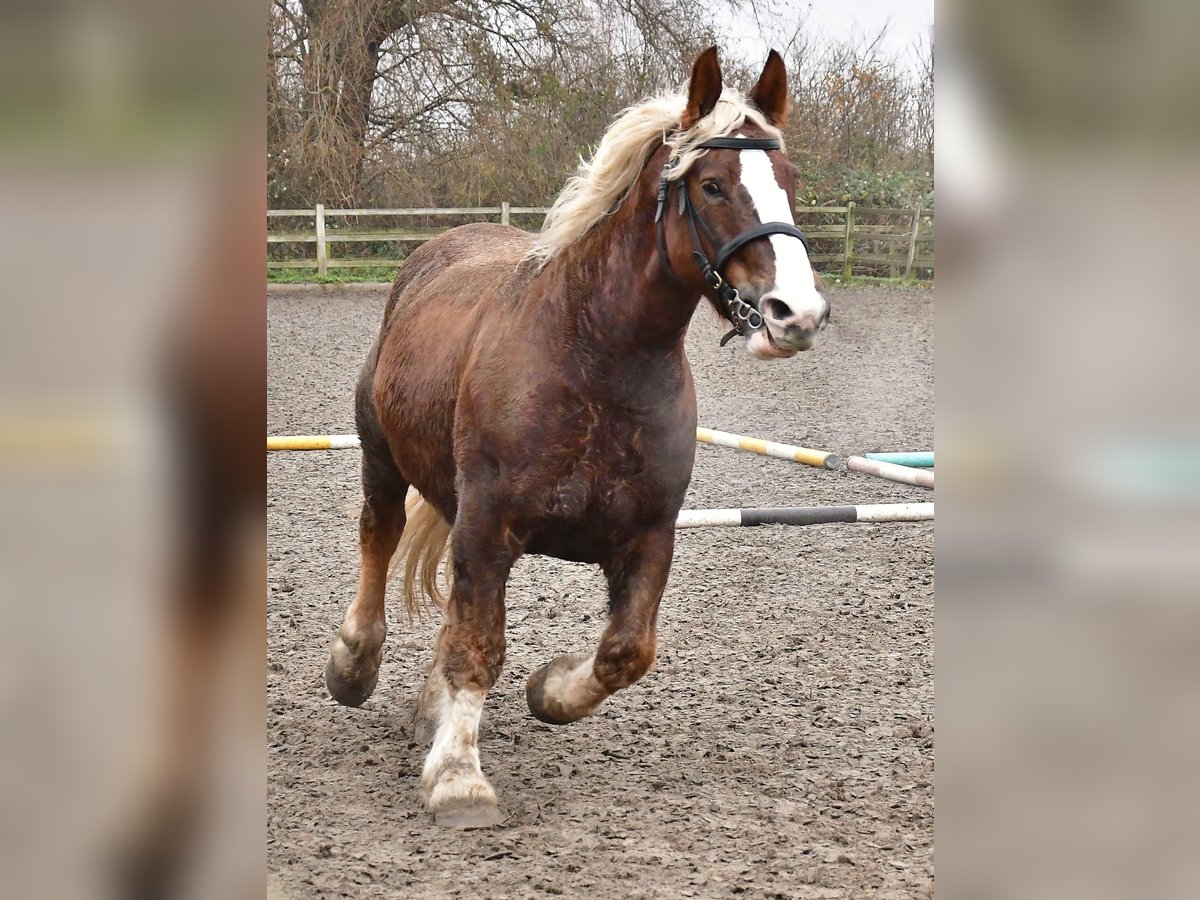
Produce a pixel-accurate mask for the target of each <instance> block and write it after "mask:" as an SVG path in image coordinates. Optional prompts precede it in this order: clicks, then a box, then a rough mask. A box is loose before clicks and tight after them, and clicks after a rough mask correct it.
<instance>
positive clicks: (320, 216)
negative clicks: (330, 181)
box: [317, 203, 328, 278]
mask: <svg viewBox="0 0 1200 900" xmlns="http://www.w3.org/2000/svg"><path fill="white" fill-rule="evenodd" d="M327 253H328V250H327V249H326V247H325V206H324V204H321V203H318V204H317V276H318V277H319V278H324V277H325V256H326V254H327Z"/></svg>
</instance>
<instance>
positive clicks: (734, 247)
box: [654, 137, 808, 347]
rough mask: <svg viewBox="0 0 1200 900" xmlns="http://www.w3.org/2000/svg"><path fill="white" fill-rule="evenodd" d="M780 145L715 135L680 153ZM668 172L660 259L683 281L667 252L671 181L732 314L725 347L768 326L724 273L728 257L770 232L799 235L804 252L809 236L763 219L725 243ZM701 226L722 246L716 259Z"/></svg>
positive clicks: (662, 195)
mask: <svg viewBox="0 0 1200 900" xmlns="http://www.w3.org/2000/svg"><path fill="white" fill-rule="evenodd" d="M779 147H780V143H779V140H778V139H777V138H732V137H716V138H709V139H708V140H707V141H702V142H701V143H699V144H693V145H692V146H690V147H688V148H686V149H685V150H681V151H680V154H682V153H684V152H686V150H778V149H779ZM669 172H670V163H668V164H667V165H666V166H664V167H663V173H662V178H661V179H660V180H659V182H658V209H657V210H656V211H655V213H654V221H655V223H656V224H657V226H658V258H659V262H660V263H661V264H662V266H663V268H664V269H666V272H667V274H668V275H670V276H671V278H673V279H674V280H675V281H677V282H679V283H680V284H682V283H683V282H682V280H681V279H680V278H679V276H678V275H676V274H675V271H674V270H673V269H672V268H671V260H670V258H669V257H668V256H667V236H666V222H667V216H666V210H667V199H668V198H669V196H670V193H671V185H672V184H678V185H679V215H680V217H681V218H684V219H685V220H686V221H687V226H688V231H689V232H690V233H691V235H692V246H693V247H694V248H695V250H694V252H693V255H694V256H695V257H696V260H697V262H699V264H700V272H701V275H702V276H703V277H704V281H705V283H706V284H707V285H708V286H709V287H710V288H712V290H713V293H715V294H716V295H717V300H719V301H720V303H721V305H722V306H724V307H725V311H726V312H727V313H728V315H729V320H730V321H731V322H732V323H733V330H732V331H731V332H729V333H728V334H727V335H725V336H724V337H723V338H721V346H722V347H724V346H725V345H726V344H727V343H729V340H730V339H731V338H732V337H733V336H734V335H735V334H740V335H742V336H743V337H744V336H747V335H749V334H751V333H752V332H755V331H758V330H759V329H761V328H764V327H765V326H766V322H765V321H764V320H763V317H762V313H761V312H760V311H759V310H758V309H756V308H755V307H754V306H753V305H752V304H750V303H747V302H746V301H745V300H743V299H742V298H741V297H740V296H739V295H738V292H737V288H735V287H734V286H733V285H731V284H730V283H729V282H728V281H726V280H725V278H724V277H723V276H722V270H723V269H724V267H725V263H726V262H728V260H729V257H731V256H733V254H734V253H736V252H737V251H738V250H740V249H741V248H742V247H744V246H745V245H746V244H748V243H750V242H751V241H754V240H758V239H759V238H761V237H766V236H767V235H771V234H787V235H791V236H792V237H794V238H799V239H800V242H801V243H802V244H804V250H805V252H808V240H807V239H806V238H805V237H804V233H803V232H802V231H800V229H799V228H797V227H796V226H795V225H789V224H787V223H786V222H762V223H760V224H758V225H755V226H754V227H753V228H747V229H746V230H745V231H743V232H741V233H740V234H737V235H735V236H734V237H732V238H730V239H729V240H727V241H726V242H725V243H724V244H722V243H720V242H719V241H718V240H717V238H716V236H715V235H714V234H713V233H712V229H711V228H709V227H708V223H706V222H705V221H704V219H702V218H701V217H700V213H698V212H697V211H696V207H695V206H694V205H693V204H692V197H691V194H690V192H689V191H688V188H687V183H686V182H685V181H684V180H683V179H682V178H679V179H676V180H675V181H669V180H668V179H667V175H668V173H669ZM701 230H703V231H704V234H705V235H706V236H707V237H708V240H709V243H710V244H712V245H713V246H714V247H718V248H719V249H718V250H717V259H716V261H715V262H710V261H709V258H708V256H707V254H705V252H704V245H703V244H701V243H700V231H701Z"/></svg>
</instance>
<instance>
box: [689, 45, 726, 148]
mask: <svg viewBox="0 0 1200 900" xmlns="http://www.w3.org/2000/svg"><path fill="white" fill-rule="evenodd" d="M720 98H721V64H720V63H718V62H717V48H716V47H709V48H708V49H707V50H705V51H704V52H703V53H701V54H700V55H699V56H697V57H696V61H695V62H694V63H693V64H692V77H691V79H690V80H689V81H688V101H687V107H685V108H684V110H683V118H681V119H680V121H679V127H680V128H681V129H683V130H684V131H687V130H688V129H689V128H691V127H692V126H693V125H695V124H696V123H697V122H699V121H700V120H701V119H703V118H704V117H705V116H707V115H708V114H709V113H710V112H712V111H713V107H714V106H716V105H717V100H719V99H720Z"/></svg>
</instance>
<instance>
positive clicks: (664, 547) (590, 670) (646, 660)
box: [525, 522, 675, 725]
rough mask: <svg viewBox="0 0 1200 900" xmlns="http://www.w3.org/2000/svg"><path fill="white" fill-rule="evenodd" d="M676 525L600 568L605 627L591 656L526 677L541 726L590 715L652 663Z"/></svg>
mask: <svg viewBox="0 0 1200 900" xmlns="http://www.w3.org/2000/svg"><path fill="white" fill-rule="evenodd" d="M674 547H675V524H674V522H672V523H671V524H670V525H669V526H666V527H663V528H661V529H658V530H656V531H653V532H649V533H648V534H646V535H644V536H643V537H642V538H640V539H639V540H638V541H636V542H635V543H634V544H633V545H632V546H631V547H630V548H629V549H628V550H627V551H626V552H624V553H622V554H620V555H618V556H617V557H616V558H615V559H613V560H610V561H609V563H608V564H606V565H605V567H604V574H605V576H606V577H607V578H608V597H609V619H608V627H607V628H605V630H604V635H603V637H601V639H600V646H599V647H597V648H596V652H595V653H593V654H592V655H590V656H583V655H580V654H567V655H565V656H560V657H558V658H557V659H555V660H553V661H552V662H550V663H548V664H547V665H544V666H542V667H541V668H540V669H538V670H537V671H536V672H534V673H533V674H532V675H530V676H529V681H528V682H526V685H525V698H526V700H527V701H528V703H529V711H530V712H532V713H533V714H534V715H535V716H536V717H537V718H539V719H541V720H542V721H543V722H549V723H550V724H551V725H565V724H567V723H568V722H574V721H575V720H576V719H581V718H583V717H584V716H590V715H591V714H592V713H594V712H595V711H596V710H597V708H599V706H600V704H601V703H602V702H603V700H604V698H605V697H607V696H609V695H610V694H613V693H615V692H617V691H619V690H620V689H621V688H623V687H628V686H629V685H631V684H633V683H634V682H635V681H637V680H638V679H639V678H641V677H642V676H643V675H645V674H646V673H647V672H648V671H650V667H651V666H652V665H653V664H654V654H655V641H656V634H655V629H656V626H657V624H658V602H659V600H660V599H661V598H662V594H663V589H664V588H665V587H666V586H667V575H668V573H669V572H670V570H671V553H672V551H673V550H674Z"/></svg>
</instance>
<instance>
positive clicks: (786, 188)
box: [326, 47, 829, 827]
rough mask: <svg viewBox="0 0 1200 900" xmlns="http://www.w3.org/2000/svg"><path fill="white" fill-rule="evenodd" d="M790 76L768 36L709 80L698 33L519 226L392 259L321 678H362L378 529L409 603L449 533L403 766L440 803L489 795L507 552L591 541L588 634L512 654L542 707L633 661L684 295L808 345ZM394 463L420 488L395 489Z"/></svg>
mask: <svg viewBox="0 0 1200 900" xmlns="http://www.w3.org/2000/svg"><path fill="white" fill-rule="evenodd" d="M787 98H788V91H787V73H786V71H785V68H784V65H783V61H782V59H781V58H780V57H779V54H777V53H776V52H775V51H771V54H770V56H769V58H768V60H767V64H766V66H765V68H764V69H763V72H762V75H761V77H760V78H759V80H758V82H757V83H756V84H755V86H754V88H753V89H752V90H751V92H750V93H749V95H748V96H747V97H745V98H743V97H742V96H741V95H740V94H738V93H736V92H734V91H732V90H730V89H727V88H724V87H723V86H722V83H721V70H720V67H719V65H718V63H717V54H716V48H715V47H713V48H710V49H709V50H707V51H705V52H704V53H703V54H702V55H701V56H700V57H699V58H698V59H697V60H696V62H695V64H694V66H693V68H692V73H691V78H690V81H689V84H688V90H687V94H686V95H684V94H682V93H681V94H670V95H667V96H663V97H659V98H655V99H652V100H649V101H646V102H644V103H641V104H639V105H637V106H634V107H631V108H630V109H628V110H626V111H625V112H624V113H623V114H622V115H621V116H620V117H618V118H617V119H616V120H615V121H614V123H613V125H612V126H611V128H610V129H609V131H608V132H607V133H606V135H605V136H604V138H603V140H602V141H601V143H600V146H599V147H598V149H597V151H596V154H595V156H594V157H593V158H592V159H591V160H590V161H589V162H586V163H584V164H583V165H582V166H581V168H580V171H579V173H578V174H577V175H576V176H575V177H574V178H572V179H571V180H570V182H569V183H568V185H567V187H566V189H565V190H564V191H563V193H562V195H561V196H560V197H559V198H558V200H557V201H556V203H555V204H554V207H553V208H552V209H551V211H550V213H549V214H548V216H547V219H546V224H545V226H544V228H543V231H542V233H541V235H539V236H537V237H535V236H533V235H530V234H527V233H526V232H524V231H520V230H518V229H516V228H510V227H507V226H502V225H491V224H477V225H466V226H463V227H461V228H455V229H452V230H450V231H448V232H446V233H445V234H443V235H441V236H439V237H437V238H435V239H433V240H431V241H429V242H428V243H426V244H424V245H423V246H422V247H421V248H420V249H418V250H416V251H415V252H414V253H413V254H412V255H411V256H410V257H409V259H408V261H407V262H406V263H405V264H404V266H403V268H402V269H401V270H400V274H399V275H398V276H397V278H396V282H395V284H394V285H393V287H392V290H391V293H390V294H389V296H388V301H387V307H386V311H385V313H384V320H383V326H382V328H381V330H380V333H379V338H378V340H377V341H376V343H375V345H374V347H373V348H372V349H371V351H370V354H369V356H368V357H367V362H366V365H365V367H364V369H363V372H362V376H361V380H360V381H359V384H358V391H357V400H356V407H355V412H356V418H357V424H358V434H359V438H360V440H361V442H362V453H363V459H362V487H363V495H364V498H365V502H364V503H363V507H362V515H361V518H360V523H359V543H360V548H361V554H362V571H361V578H360V582H359V587H358V594H357V596H356V597H355V599H354V602H353V603H352V604H351V605H350V608H349V610H347V612H346V617H345V620H344V621H343V623H342V625H341V628H340V629H339V630H338V633H337V637H336V638H335V640H334V643H333V647H332V650H331V652H330V658H329V665H328V668H327V670H326V683H327V685H328V687H329V691H330V693H331V694H332V695H333V697H334V698H335V699H336V700H338V701H339V702H340V703H343V704H346V705H348V706H357V705H359V704H361V703H362V702H363V701H364V700H366V699H367V697H369V696H370V695H371V692H372V691H373V690H374V687H375V682H376V679H377V676H378V672H379V664H380V659H381V656H382V648H383V641H384V634H385V631H386V624H385V618H384V589H385V586H386V582H387V575H388V568H389V563H390V561H391V559H392V557H393V554H395V553H396V551H397V548H398V547H400V545H401V544H403V545H404V547H403V549H404V550H406V552H407V573H406V598H407V599H408V602H409V610H410V612H412V611H413V609H414V607H415V605H416V603H417V600H416V599H415V598H416V593H415V590H416V587H415V583H417V582H420V584H421V586H422V587H423V590H424V593H425V594H426V596H428V597H431V598H433V599H440V592H439V591H438V586H437V567H438V563H439V561H440V560H441V558H442V557H443V555H444V553H445V549H446V545H447V543H449V545H450V559H451V563H450V564H449V566H448V570H449V571H448V572H447V577H448V580H450V582H451V589H450V596H449V600H448V601H447V602H445V619H444V623H443V625H442V628H441V630H440V632H439V634H438V637H437V640H436V643H435V650H434V659H433V664H432V668H431V670H430V673H429V676H428V679H427V681H426V684H425V687H424V690H423V692H422V696H421V701H420V706H419V710H418V712H419V715H420V717H422V718H423V719H424V721H425V723H426V725H427V727H428V728H429V733H430V734H432V739H433V740H432V747H431V749H430V751H429V755H428V758H427V759H426V763H425V767H424V772H423V775H422V779H421V780H422V786H423V788H424V790H425V792H426V799H427V803H428V806H429V808H430V809H431V810H432V811H433V813H434V815H435V819H436V820H437V821H438V822H439V823H440V824H443V825H449V826H456V827H478V826H486V825H490V824H495V823H497V822H499V821H500V820H501V816H500V813H499V809H498V806H497V802H496V795H495V792H494V791H493V790H492V787H491V785H490V784H489V783H488V781H487V779H486V778H485V777H484V775H483V772H482V771H481V769H480V764H479V751H478V747H477V737H478V728H479V717H480V712H481V710H482V708H483V703H484V697H485V696H486V695H487V692H488V690H489V689H490V688H491V687H492V685H493V684H494V683H495V681H496V678H497V677H498V675H499V673H500V669H501V666H502V665H503V662H504V651H505V637H504V625H505V601H504V592H505V584H506V582H507V580H508V575H509V571H510V569H511V568H512V565H513V563H514V562H515V561H516V560H517V559H518V558H519V557H520V556H521V555H523V554H525V553H541V554H547V555H550V556H555V557H558V558H560V559H566V560H575V561H581V562H587V563H596V564H598V565H599V566H600V567H601V569H602V570H603V572H604V575H605V577H606V578H607V581H608V597H609V604H608V605H609V620H608V625H607V627H606V628H605V630H604V633H603V635H602V636H601V638H600V643H599V646H598V647H597V648H596V650H595V652H594V653H591V654H588V655H582V654H580V655H564V656H559V657H558V658H557V659H555V660H553V661H552V662H550V663H549V664H548V665H545V666H543V667H542V668H541V669H539V670H538V671H536V672H535V673H534V674H533V675H532V676H530V678H529V680H528V683H527V686H526V696H527V700H528V704H529V709H530V711H531V712H532V713H533V714H534V715H535V716H536V717H537V718H538V719H541V720H542V721H543V722H550V723H554V724H565V723H568V722H573V721H575V720H576V719H579V718H581V717H583V716H587V715H591V714H592V713H594V712H596V710H597V708H598V707H599V706H600V704H601V702H602V701H603V700H604V699H605V698H606V697H607V696H608V695H610V694H612V693H613V692H614V691H617V690H619V689H621V688H623V687H627V686H628V685H630V684H632V683H633V682H635V681H637V680H638V679H639V678H641V677H642V676H643V675H645V674H646V672H647V671H648V670H649V669H650V666H651V664H652V663H653V662H654V656H655V625H656V621H657V618H658V604H659V598H660V597H661V596H662V593H663V589H664V587H665V586H666V583H667V573H668V571H669V570H670V568H671V555H672V550H673V547H674V542H675V518H676V515H677V514H678V512H679V509H680V507H681V506H682V505H683V498H684V492H685V491H686V490H687V486H688V481H689V479H690V477H691V473H692V461H693V456H694V454H695V441H696V397H695V391H694V389H693V386H692V375H691V371H690V369H689V367H688V361H687V358H686V357H685V355H684V336H685V333H686V332H687V328H688V323H689V321H690V320H691V318H692V313H693V312H694V311H695V309H696V305H697V303H698V301H699V299H700V297H701V296H705V297H707V298H708V299H709V300H710V301H711V302H712V303H713V304H714V306H715V307H716V309H717V312H718V313H719V314H720V315H721V316H722V317H724V318H726V319H727V320H729V322H730V323H731V324H732V325H733V326H734V331H735V332H736V333H739V334H742V335H743V336H744V337H745V338H746V345H747V348H748V350H749V351H750V353H751V354H753V355H754V356H756V357H761V358H768V357H787V356H792V355H794V354H795V353H796V352H797V351H799V350H806V349H808V348H809V347H810V346H812V343H813V340H814V337H815V336H816V334H817V332H818V331H819V330H820V329H821V328H822V327H823V326H824V324H825V321H826V318H827V317H828V313H829V305H828V303H827V302H826V301H825V299H824V298H823V297H822V295H821V294H820V293H819V291H818V290H817V287H818V282H817V279H816V276H815V274H814V273H813V271H812V267H811V265H810V263H809V259H808V255H807V246H806V244H805V243H804V238H803V235H802V234H801V233H800V232H799V230H798V229H797V228H796V227H795V224H794V222H793V216H792V210H793V208H794V203H795V182H796V170H795V168H794V167H793V166H792V165H791V164H790V163H789V162H788V160H787V158H786V157H785V155H784V153H783V150H782V147H781V140H780V131H779V128H780V127H781V126H782V124H783V122H784V116H785V114H786V111H787V103H788V99H787ZM732 334H733V332H731V335H732ZM727 337H729V336H727ZM410 487H411V488H413V489H414V490H415V492H419V497H418V496H417V495H416V493H414V494H413V500H415V502H412V501H410V503H409V504H408V509H407V511H406V503H405V498H406V495H407V494H408V492H409V488H410ZM406 522H407V528H406ZM402 536H403V541H402V540H401V538H402Z"/></svg>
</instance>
